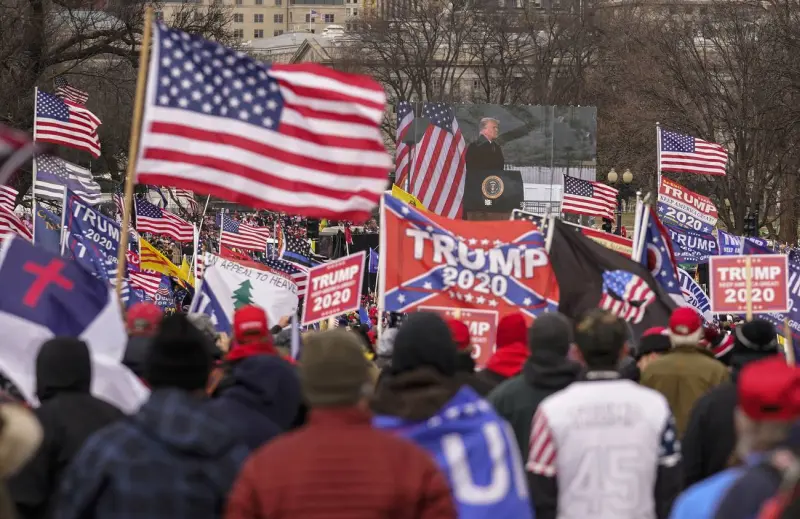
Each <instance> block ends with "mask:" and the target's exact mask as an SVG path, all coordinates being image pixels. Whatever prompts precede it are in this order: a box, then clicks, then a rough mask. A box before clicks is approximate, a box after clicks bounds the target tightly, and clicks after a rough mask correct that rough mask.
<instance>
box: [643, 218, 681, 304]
mask: <svg viewBox="0 0 800 519" xmlns="http://www.w3.org/2000/svg"><path fill="white" fill-rule="evenodd" d="M641 227H642V232H643V233H644V236H643V237H642V242H641V243H643V246H642V247H641V250H640V251H635V253H637V254H638V257H637V258H636V261H638V262H639V263H641V264H642V265H644V266H645V267H647V270H649V271H650V273H651V274H653V278H655V280H656V281H658V283H659V284H660V285H661V288H663V289H664V291H665V292H666V293H667V294H669V296H670V297H671V298H672V299H673V300H674V301H675V302H676V303H677V304H678V305H680V306H685V305H686V301H685V300H684V298H683V293H681V285H680V283H679V282H678V267H677V265H676V264H675V255H674V254H673V252H672V243H671V241H670V239H669V235H668V234H667V230H666V229H665V228H664V226H663V225H662V224H661V222H660V221H659V219H658V215H657V214H656V211H655V209H653V208H652V207H649V208H647V209H646V210H645V211H644V213H643V215H642V226H641Z"/></svg>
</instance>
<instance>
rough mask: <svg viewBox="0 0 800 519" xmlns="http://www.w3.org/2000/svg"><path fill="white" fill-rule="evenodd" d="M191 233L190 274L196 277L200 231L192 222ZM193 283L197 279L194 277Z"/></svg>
mask: <svg viewBox="0 0 800 519" xmlns="http://www.w3.org/2000/svg"><path fill="white" fill-rule="evenodd" d="M192 234H193V236H192V249H193V253H192V267H191V268H192V272H191V274H192V276H193V277H195V278H196V277H197V276H196V274H197V249H198V247H199V242H200V231H198V230H197V226H196V225H194V224H192ZM195 283H197V279H195Z"/></svg>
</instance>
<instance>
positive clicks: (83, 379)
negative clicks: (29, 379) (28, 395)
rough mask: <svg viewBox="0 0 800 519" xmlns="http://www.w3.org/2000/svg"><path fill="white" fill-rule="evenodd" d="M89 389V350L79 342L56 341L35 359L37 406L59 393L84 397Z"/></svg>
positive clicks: (45, 347)
mask: <svg viewBox="0 0 800 519" xmlns="http://www.w3.org/2000/svg"><path fill="white" fill-rule="evenodd" d="M91 386H92V362H91V359H90V357H89V347H88V346H87V345H86V343H85V342H83V341H81V340H80V339H75V338H72V337H56V338H54V339H50V340H49V341H46V342H45V343H44V344H42V347H41V349H40V350H39V354H38V355H37V357H36V396H37V397H38V398H39V401H40V402H44V401H45V400H48V399H50V398H53V397H54V396H56V395H57V394H58V393H86V394H89V390H90V389H91Z"/></svg>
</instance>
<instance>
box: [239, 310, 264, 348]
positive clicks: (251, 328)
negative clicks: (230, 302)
mask: <svg viewBox="0 0 800 519" xmlns="http://www.w3.org/2000/svg"><path fill="white" fill-rule="evenodd" d="M269 335H270V333H269V325H268V322H267V313H266V312H265V311H264V309H263V308H260V307H258V306H255V305H246V306H243V307H241V308H239V309H238V310H236V312H234V314H233V337H234V339H235V340H236V342H237V343H239V344H245V343H250V342H262V341H263V340H264V339H265V338H267V337H269Z"/></svg>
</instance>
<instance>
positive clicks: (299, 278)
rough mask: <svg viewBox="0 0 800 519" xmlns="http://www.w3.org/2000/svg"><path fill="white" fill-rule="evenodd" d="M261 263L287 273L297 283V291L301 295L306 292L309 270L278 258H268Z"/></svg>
mask: <svg viewBox="0 0 800 519" xmlns="http://www.w3.org/2000/svg"><path fill="white" fill-rule="evenodd" d="M261 263H263V264H264V265H266V266H268V267H269V268H271V269H272V270H274V271H276V272H280V273H281V274H284V275H286V276H287V277H289V278H290V279H291V280H292V281H294V282H295V284H296V285H297V292H298V295H299V296H300V297H303V295H304V294H305V292H306V282H307V280H308V272H307V271H304V270H303V269H301V268H299V267H298V266H297V265H295V264H293V263H290V262H288V261H284V260H281V259H276V258H267V259H265V260H263V261H262V262H261Z"/></svg>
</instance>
